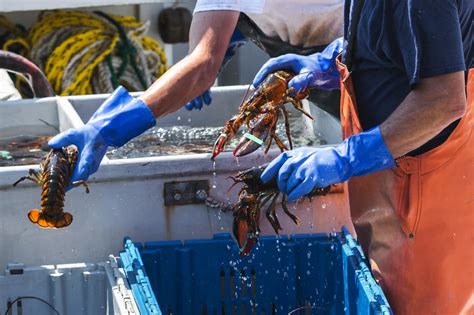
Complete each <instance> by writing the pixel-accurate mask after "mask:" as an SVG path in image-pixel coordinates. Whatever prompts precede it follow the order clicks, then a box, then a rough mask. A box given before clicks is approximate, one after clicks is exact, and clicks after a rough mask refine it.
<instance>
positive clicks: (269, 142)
mask: <svg viewBox="0 0 474 315" xmlns="http://www.w3.org/2000/svg"><path fill="white" fill-rule="evenodd" d="M272 142H273V137H270V138H269V140H268V145H267V148H266V149H265V154H267V153H268V151H269V150H270V147H271V146H272Z"/></svg>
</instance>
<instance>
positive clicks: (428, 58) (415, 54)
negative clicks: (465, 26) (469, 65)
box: [386, 0, 466, 85]
mask: <svg viewBox="0 0 474 315" xmlns="http://www.w3.org/2000/svg"><path fill="white" fill-rule="evenodd" d="M402 2H403V1H402ZM402 10H403V11H405V10H406V11H405V12H401V14H398V15H395V17H394V21H393V23H394V25H393V30H395V32H396V38H397V42H398V46H399V49H396V50H395V51H396V53H398V54H401V56H393V54H394V53H393V50H392V52H388V51H386V53H387V54H389V55H390V54H392V57H393V58H395V59H398V61H399V62H400V61H401V65H402V66H403V67H404V68H405V69H404V70H405V72H406V73H407V75H408V76H409V77H408V79H409V82H410V84H412V85H413V84H416V83H417V82H418V80H419V79H420V78H428V77H433V76H438V75H443V74H448V73H452V72H456V71H465V70H466V66H465V60H464V51H463V44H462V36H461V26H460V21H459V9H458V5H457V0H408V1H406V6H403V9H402ZM392 48H393V47H392ZM400 57H401V59H400Z"/></svg>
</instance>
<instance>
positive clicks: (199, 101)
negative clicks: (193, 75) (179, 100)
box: [184, 28, 247, 110]
mask: <svg viewBox="0 0 474 315" xmlns="http://www.w3.org/2000/svg"><path fill="white" fill-rule="evenodd" d="M246 42H247V39H246V38H245V36H244V35H243V34H242V33H241V32H240V31H239V30H238V29H237V28H236V29H235V30H234V33H233V34H232V37H231V38H230V42H229V46H228V47H227V50H226V52H225V55H224V60H223V61H222V64H221V66H220V68H219V71H218V73H217V74H216V76H217V75H219V73H221V72H222V70H223V69H224V68H225V66H226V65H227V64H228V63H229V62H230V61H231V60H232V58H233V57H234V55H235V53H236V52H237V50H238V49H239V48H240V47H242V46H243V45H244V44H245V43H246ZM211 102H212V97H211V91H210V90H209V89H208V90H206V91H205V92H204V93H202V94H201V95H198V96H197V97H195V98H194V99H193V100H191V101H189V102H188V103H187V104H186V105H185V106H184V107H185V108H186V109H187V110H193V109H197V110H201V108H202V106H203V104H206V105H210V104H211Z"/></svg>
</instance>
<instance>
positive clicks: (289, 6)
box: [194, 0, 344, 47]
mask: <svg viewBox="0 0 474 315" xmlns="http://www.w3.org/2000/svg"><path fill="white" fill-rule="evenodd" d="M215 10H235V11H240V12H244V13H245V14H247V15H248V16H249V17H250V18H251V19H252V20H253V21H254V22H255V24H257V26H258V27H259V28H260V29H261V30H262V31H263V32H264V33H265V35H267V36H269V37H271V38H276V39H280V40H282V41H283V42H286V43H290V44H291V45H294V46H302V47H312V46H319V45H326V44H329V43H330V42H332V41H333V40H334V39H336V38H338V37H341V36H342V35H343V22H344V18H343V11H344V0H198V1H197V3H196V7H195V9H194V13H196V12H202V11H215Z"/></svg>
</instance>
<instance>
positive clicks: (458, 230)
mask: <svg viewBox="0 0 474 315" xmlns="http://www.w3.org/2000/svg"><path fill="white" fill-rule="evenodd" d="M345 17H346V18H345V35H344V40H345V49H344V51H343V52H342V54H340V55H339V56H338V57H337V59H336V60H332V61H331V62H328V61H327V60H321V59H317V58H313V57H312V56H308V57H304V56H298V55H284V56H281V57H277V58H274V59H271V60H269V61H268V62H267V63H266V64H265V65H264V66H263V67H262V69H261V70H260V72H259V73H258V74H257V76H256V77H255V80H254V83H253V84H254V86H256V85H258V84H259V83H260V82H261V81H262V80H263V79H264V78H265V76H266V75H268V74H269V73H271V72H274V71H276V70H280V69H288V70H293V71H294V72H296V73H298V74H299V75H298V76H296V77H295V78H294V79H293V80H292V81H291V82H289V84H288V86H289V87H292V88H294V89H295V90H297V91H302V90H304V89H306V88H308V87H312V86H314V85H317V84H319V85H320V84H321V82H322V81H325V80H331V76H330V75H328V74H331V73H335V72H336V71H337V72H338V73H339V80H340V88H341V108H340V109H341V124H342V129H343V135H344V138H345V140H344V141H343V142H342V143H341V144H339V145H338V146H335V147H328V148H299V149H296V150H293V151H288V152H285V153H282V154H281V155H280V156H279V157H277V158H276V159H275V160H274V161H272V163H271V164H270V165H269V166H268V167H267V169H266V170H265V172H264V173H263V174H262V179H263V180H264V181H268V180H270V179H271V178H273V177H275V176H276V177H277V179H278V185H279V188H280V190H281V191H283V192H285V193H286V194H288V199H290V200H295V199H297V198H299V197H301V196H303V195H305V194H306V193H308V192H309V191H311V190H312V189H313V188H314V187H315V186H316V187H324V186H328V185H330V184H334V183H339V182H344V181H346V180H349V181H348V188H349V200H350V209H351V217H352V221H353V223H354V227H355V230H356V232H357V236H358V239H359V241H360V242H361V244H362V246H363V248H364V250H365V252H366V254H367V256H368V259H369V260H370V265H371V267H372V272H373V273H374V275H375V276H376V278H377V279H378V281H379V282H380V284H381V285H382V287H383V288H384V291H385V293H386V294H387V298H388V300H389V302H390V304H391V306H392V307H393V309H394V311H395V313H396V314H443V315H444V314H449V315H450V314H474V275H473V270H474V147H473V143H474V142H473V115H474V113H473V111H474V109H473V107H474V98H473V97H474V69H473V59H474V47H473V37H474V34H473V32H474V27H473V24H472V23H473V18H474V1H472V0H431V1H422V0H407V1H400V0H365V1H364V0H352V1H346V7H345ZM329 55H330V54H329Z"/></svg>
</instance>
